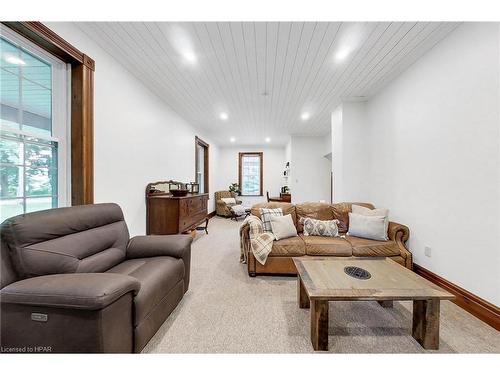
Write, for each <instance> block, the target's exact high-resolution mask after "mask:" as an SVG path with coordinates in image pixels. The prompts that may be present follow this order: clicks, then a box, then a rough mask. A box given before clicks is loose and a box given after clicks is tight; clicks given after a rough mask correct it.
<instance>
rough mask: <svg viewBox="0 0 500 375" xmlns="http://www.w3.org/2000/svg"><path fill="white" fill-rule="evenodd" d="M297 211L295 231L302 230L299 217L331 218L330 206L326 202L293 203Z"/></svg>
mask: <svg viewBox="0 0 500 375" xmlns="http://www.w3.org/2000/svg"><path fill="white" fill-rule="evenodd" d="M295 210H296V212H297V231H298V232H299V233H300V232H303V231H304V226H303V223H302V222H301V220H300V219H301V218H307V217H309V218H311V219H317V220H333V219H334V217H333V211H332V206H331V205H330V204H328V203H320V202H306V203H300V204H297V205H295Z"/></svg>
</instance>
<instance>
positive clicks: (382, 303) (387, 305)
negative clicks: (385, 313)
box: [377, 301, 394, 308]
mask: <svg viewBox="0 0 500 375" xmlns="http://www.w3.org/2000/svg"><path fill="white" fill-rule="evenodd" d="M377 302H378V303H379V305H380V306H382V307H385V308H390V307H393V306H394V303H393V302H394V301H377Z"/></svg>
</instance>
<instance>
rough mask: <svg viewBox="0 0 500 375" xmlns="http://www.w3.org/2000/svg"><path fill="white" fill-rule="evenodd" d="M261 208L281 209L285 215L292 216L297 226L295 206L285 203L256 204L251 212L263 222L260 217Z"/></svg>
mask: <svg viewBox="0 0 500 375" xmlns="http://www.w3.org/2000/svg"><path fill="white" fill-rule="evenodd" d="M261 208H281V210H282V211H283V215H292V220H293V224H294V225H295V226H297V216H296V215H295V205H293V204H291V203H285V202H263V203H257V204H254V205H253V206H252V208H251V210H250V213H251V214H252V215H253V216H257V217H258V218H259V219H261V220H262V218H261V215H260V209H261Z"/></svg>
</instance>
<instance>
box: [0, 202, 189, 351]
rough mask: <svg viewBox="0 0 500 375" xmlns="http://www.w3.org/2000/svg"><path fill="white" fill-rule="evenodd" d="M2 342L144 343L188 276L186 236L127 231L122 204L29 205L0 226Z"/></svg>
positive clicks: (45, 346) (14, 346)
mask: <svg viewBox="0 0 500 375" xmlns="http://www.w3.org/2000/svg"><path fill="white" fill-rule="evenodd" d="M1 240H2V248H1V254H0V263H1V274H0V275H1V280H0V288H1V289H0V302H1V315H0V320H1V332H0V341H1V346H2V350H3V352H19V351H20V352H39V351H41V352H63V353H75V352H106V353H112V352H115V353H130V352H140V351H141V350H142V349H143V348H144V346H145V345H146V344H147V342H148V341H149V340H150V339H151V337H152V336H153V335H154V334H155V333H156V331H157V330H158V328H159V327H160V326H161V325H162V323H163V322H164V321H165V319H166V318H167V317H168V316H169V315H170V313H171V312H172V311H173V310H174V309H175V307H176V306H177V304H178V303H179V301H180V300H181V299H182V297H183V295H184V293H185V292H186V291H187V290H188V286H189V274H190V273H189V271H190V260H191V242H192V238H191V236H188V235H172V236H137V237H133V238H131V239H130V238H129V233H128V229H127V225H126V223H125V221H124V218H123V213H122V210H121V209H120V207H119V206H118V205H116V204H112V203H105V204H95V205H85V206H75V207H67V208H58V209H52V210H46V211H39V212H33V213H29V214H25V215H19V216H16V217H13V218H10V219H7V220H6V221H4V222H3V223H2V226H1Z"/></svg>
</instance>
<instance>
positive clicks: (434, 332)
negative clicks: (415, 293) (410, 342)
mask: <svg viewBox="0 0 500 375" xmlns="http://www.w3.org/2000/svg"><path fill="white" fill-rule="evenodd" d="M439 305H440V300H438V299H429V300H424V301H413V327H412V336H413V338H414V339H415V340H417V341H418V343H419V344H420V345H422V347H423V348H424V349H434V350H437V349H439Z"/></svg>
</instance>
